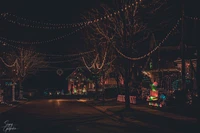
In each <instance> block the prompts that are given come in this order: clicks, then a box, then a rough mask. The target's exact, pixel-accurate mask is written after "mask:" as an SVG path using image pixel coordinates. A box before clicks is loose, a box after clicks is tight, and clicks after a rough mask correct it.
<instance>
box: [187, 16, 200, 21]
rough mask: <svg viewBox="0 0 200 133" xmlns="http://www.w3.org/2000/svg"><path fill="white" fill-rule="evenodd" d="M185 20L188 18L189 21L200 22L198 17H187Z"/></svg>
mask: <svg viewBox="0 0 200 133" xmlns="http://www.w3.org/2000/svg"><path fill="white" fill-rule="evenodd" d="M185 18H187V19H191V20H197V21H200V18H198V17H190V16H185Z"/></svg>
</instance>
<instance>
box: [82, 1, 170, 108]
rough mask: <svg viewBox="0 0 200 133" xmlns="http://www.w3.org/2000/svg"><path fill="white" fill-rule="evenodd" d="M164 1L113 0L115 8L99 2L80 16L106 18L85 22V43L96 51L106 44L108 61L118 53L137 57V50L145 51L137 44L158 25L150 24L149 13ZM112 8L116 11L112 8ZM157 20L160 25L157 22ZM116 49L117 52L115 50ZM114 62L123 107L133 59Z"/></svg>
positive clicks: (128, 105)
mask: <svg viewBox="0 0 200 133" xmlns="http://www.w3.org/2000/svg"><path fill="white" fill-rule="evenodd" d="M165 4H166V1H161V0H149V1H144V2H143V1H138V2H137V1H134V2H133V1H131V0H129V1H127V0H120V1H119V0H117V1H115V4H114V8H115V11H113V8H111V7H109V6H106V5H102V8H101V9H99V10H98V9H93V10H92V11H90V12H88V13H87V15H85V16H84V17H83V18H84V20H86V21H88V20H95V19H96V18H98V19H99V18H104V17H106V19H104V20H103V21H98V22H96V23H91V24H90V25H89V28H87V29H86V30H85V32H84V35H85V38H86V42H88V45H89V46H90V47H92V48H96V49H97V50H96V54H100V53H99V51H98V50H99V49H101V48H102V47H109V51H108V52H107V53H108V54H109V55H108V56H107V60H111V58H112V57H114V58H116V57H118V58H119V57H120V58H121V57H122V53H125V54H126V56H129V57H137V56H139V55H138V53H139V52H140V54H143V53H144V52H145V50H144V48H143V49H140V48H141V45H139V44H141V43H142V42H143V41H145V40H147V39H148V38H149V35H150V34H151V33H152V32H154V31H156V30H158V29H159V28H160V27H159V26H157V27H156V26H154V25H156V24H154V23H153V21H152V20H151V19H152V18H153V14H155V13H156V12H158V11H159V9H161V7H163V6H164V5H165ZM116 8H117V10H119V11H116ZM144 16H147V17H144ZM147 22H148V23H147ZM158 23H159V24H161V22H160V21H159V22H158ZM166 24H167V22H166V21H165V22H162V26H163V27H165V26H166ZM150 26H151V28H150ZM153 26H154V27H153ZM117 49H118V50H117ZM119 51H121V52H120V53H119ZM138 51H139V52H138ZM94 58H95V56H93V58H92V60H88V62H92V61H93V60H94ZM116 61H117V62H116V63H115V65H114V67H115V70H117V71H120V74H121V75H122V76H123V77H124V84H125V90H126V93H125V99H126V108H129V107H130V103H129V101H130V100H129V89H128V88H129V85H128V84H129V82H130V79H131V77H132V75H131V71H132V69H134V68H132V65H133V64H135V63H136V62H135V61H134V62H133V61H130V60H129V59H124V58H121V59H119V60H116ZM136 66H139V65H136ZM135 68H136V67H135ZM136 69H137V68H136Z"/></svg>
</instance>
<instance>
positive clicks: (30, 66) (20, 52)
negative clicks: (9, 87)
mask: <svg viewBox="0 0 200 133" xmlns="http://www.w3.org/2000/svg"><path fill="white" fill-rule="evenodd" d="M29 49H30V50H25V49H23V48H21V49H17V50H13V51H12V52H11V54H9V55H7V56H6V61H7V62H8V63H13V62H14V61H16V63H15V66H14V67H12V68H11V69H10V72H11V75H10V76H11V78H12V80H13V83H14V84H15V83H17V81H18V82H19V86H20V92H19V98H20V99H22V98H23V88H22V83H23V81H24V80H25V79H26V78H27V77H28V76H31V75H35V74H36V72H37V71H38V70H39V69H40V68H46V67H47V62H45V60H44V57H42V56H41V55H39V54H37V53H35V52H34V50H32V49H31V48H29Z"/></svg>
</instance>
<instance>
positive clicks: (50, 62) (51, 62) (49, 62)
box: [47, 57, 80, 64]
mask: <svg viewBox="0 0 200 133" xmlns="http://www.w3.org/2000/svg"><path fill="white" fill-rule="evenodd" d="M79 59H80V57H79V58H75V59H71V60H64V61H54V62H53V61H47V63H48V64H54V63H55V64H56V63H65V62H71V61H75V60H79Z"/></svg>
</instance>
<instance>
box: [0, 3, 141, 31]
mask: <svg viewBox="0 0 200 133" xmlns="http://www.w3.org/2000/svg"><path fill="white" fill-rule="evenodd" d="M140 2H141V1H140ZM137 4H138V2H136V5H137ZM134 5H135V4H134V3H132V4H130V5H127V6H125V7H124V8H122V9H120V10H118V11H115V12H114V13H111V14H109V15H104V16H103V17H101V18H97V19H94V20H89V21H85V22H80V23H72V24H53V23H45V22H39V21H33V20H29V19H26V18H22V17H19V16H17V15H14V14H11V13H1V14H0V16H1V17H2V18H4V19H5V20H7V21H8V22H10V23H13V24H18V25H20V26H23V27H30V28H39V29H63V28H72V27H80V26H87V25H89V24H92V23H96V22H99V21H102V20H105V19H107V18H110V17H112V16H114V15H116V14H119V13H120V12H124V11H126V10H127V9H128V8H131V6H134ZM7 17H15V18H16V20H23V21H26V22H31V23H33V24H40V25H45V26H35V25H29V24H25V23H20V22H18V21H14V20H11V19H8V18H7Z"/></svg>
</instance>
